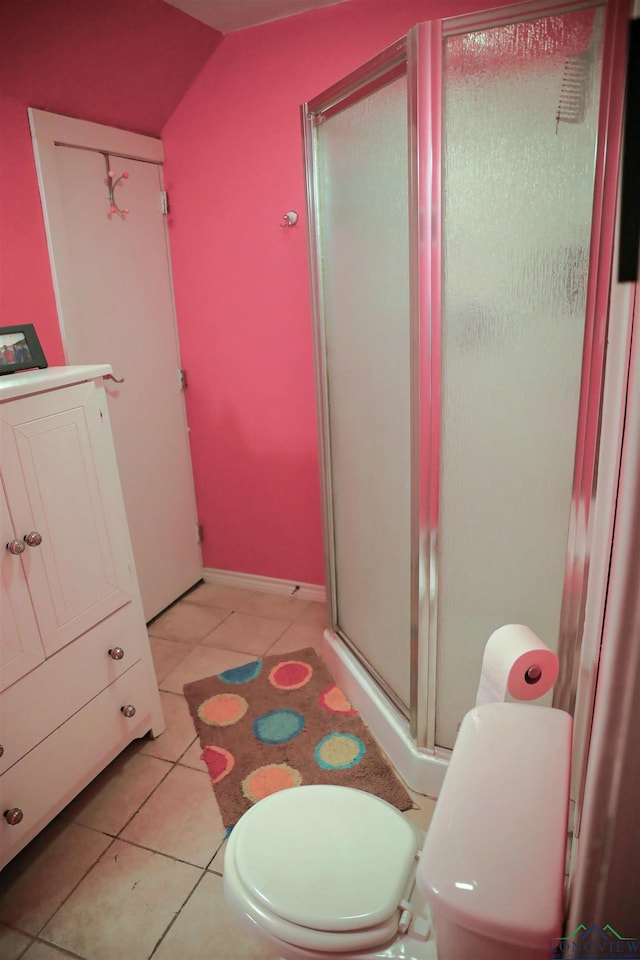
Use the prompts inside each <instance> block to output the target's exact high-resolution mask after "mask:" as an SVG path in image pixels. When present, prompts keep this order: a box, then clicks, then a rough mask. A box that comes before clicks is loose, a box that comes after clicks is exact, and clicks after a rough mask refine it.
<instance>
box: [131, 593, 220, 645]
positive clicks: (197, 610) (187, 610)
mask: <svg viewBox="0 0 640 960" xmlns="http://www.w3.org/2000/svg"><path fill="white" fill-rule="evenodd" d="M230 613H231V611H230V610H229V609H228V608H227V609H224V608H221V607H208V606H207V607H205V606H203V605H202V604H199V603H186V602H184V601H182V600H181V601H180V602H179V603H176V604H174V606H173V607H169V609H168V610H167V611H166V613H161V614H160V616H159V617H156V619H155V620H152V621H151V623H150V624H148V626H147V630H148V632H149V635H150V636H152V637H161V638H162V639H163V640H176V641H178V642H180V643H198V641H200V640H202V638H203V637H206V635H207V634H208V633H211V631H212V630H213V629H214V627H217V626H218V624H219V623H222V621H223V620H226V618H227V617H228V616H229V614H230Z"/></svg>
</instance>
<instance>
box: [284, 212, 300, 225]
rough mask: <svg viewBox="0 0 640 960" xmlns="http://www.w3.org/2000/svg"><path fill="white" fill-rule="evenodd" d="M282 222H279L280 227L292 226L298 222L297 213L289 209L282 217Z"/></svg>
mask: <svg viewBox="0 0 640 960" xmlns="http://www.w3.org/2000/svg"><path fill="white" fill-rule="evenodd" d="M282 219H283V220H284V223H281V224H280V226H281V227H292V226H293V225H294V223H297V222H298V214H297V213H296V212H295V210H289V212H288V213H285V214H284V215H283V217H282Z"/></svg>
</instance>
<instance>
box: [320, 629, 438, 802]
mask: <svg viewBox="0 0 640 960" xmlns="http://www.w3.org/2000/svg"><path fill="white" fill-rule="evenodd" d="M322 659H323V660H324V662H325V663H326V665H327V667H328V669H329V671H330V672H331V674H332V676H333V678H334V680H335V681H336V683H337V684H338V686H339V687H340V689H341V690H342V691H343V693H344V694H345V695H346V696H347V697H348V699H349V700H350V702H351V704H352V706H353V707H354V708H355V709H356V710H357V711H358V713H359V714H360V716H361V718H362V719H363V721H364V722H365V723H366V725H367V726H368V727H369V729H370V730H371V732H372V734H373V735H374V737H375V738H376V740H377V741H378V743H379V744H380V746H381V747H382V749H383V750H384V751H385V753H386V754H387V757H388V758H389V760H390V762H391V764H392V766H393V767H394V768H395V770H396V772H397V773H398V775H399V776H400V777H402V779H403V780H404V781H405V783H406V784H407V786H408V787H409V788H410V789H411V790H414V791H415V792H416V793H420V794H424V795H425V796H428V797H438V795H439V793H440V789H441V787H442V782H443V780H444V775H445V773H446V771H447V766H448V757H449V755H450V754H449V753H448V752H446V751H443V752H442V754H436V753H433V752H430V751H427V750H422V749H419V748H418V747H417V746H416V744H415V743H414V741H413V739H412V737H411V735H410V733H409V726H408V723H407V721H406V719H405V718H404V717H403V716H402V715H401V714H400V713H399V712H398V710H397V709H396V708H395V706H394V705H393V704H392V703H391V701H390V700H389V699H388V697H387V696H386V695H385V693H384V692H383V691H382V690H381V689H380V687H379V686H378V685H377V684H376V683H375V681H374V680H373V679H372V677H370V676H369V674H368V673H367V672H366V670H365V668H364V667H363V666H362V664H361V663H360V662H359V661H358V660H357V659H356V657H354V655H353V654H352V653H351V651H350V650H349V649H348V648H347V646H346V644H345V643H344V642H343V641H342V640H341V639H340V638H339V637H338V636H337V635H336V634H335V633H334V632H333V631H332V630H325V631H324V634H323V638H322Z"/></svg>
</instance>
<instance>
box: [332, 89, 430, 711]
mask: <svg viewBox="0 0 640 960" xmlns="http://www.w3.org/2000/svg"><path fill="white" fill-rule="evenodd" d="M406 101H407V86H406V78H405V77H401V78H400V79H397V80H394V81H393V82H392V83H390V84H388V85H387V86H384V87H382V88H381V89H379V90H377V91H376V92H375V93H373V94H371V95H370V96H368V97H366V99H363V100H360V101H359V102H357V103H355V104H353V105H352V106H350V107H348V108H347V109H346V110H344V111H343V112H341V113H338V114H335V115H334V116H332V117H330V118H329V119H327V120H325V121H324V122H323V123H322V124H321V125H320V126H319V127H318V128H317V141H316V144H317V146H316V162H317V171H318V173H317V177H318V182H317V190H318V219H319V223H320V270H321V286H322V297H323V301H324V303H323V308H324V311H323V312H324V320H325V336H326V366H327V378H328V394H329V435H330V447H331V466H332V472H331V474H332V483H333V504H332V506H333V520H334V527H335V557H336V570H337V607H338V625H339V626H340V628H341V629H342V631H343V632H344V633H345V635H346V636H347V637H348V638H349V639H350V640H351V641H352V643H353V644H354V645H355V646H356V647H357V648H358V649H359V650H360V651H361V653H362V654H363V656H364V657H365V659H367V660H368V662H369V663H370V664H371V666H372V667H373V668H374V669H375V670H376V671H377V672H378V673H379V674H380V676H381V677H382V679H383V680H385V682H386V683H387V684H388V685H389V686H390V688H391V689H392V690H393V692H394V693H395V694H396V695H397V697H398V698H399V699H400V700H401V701H403V703H404V704H408V702H409V680H410V662H409V641H410V599H411V581H410V575H411V566H410V564H411V555H410V544H411V530H410V409H409V399H410V385H409V379H410V378H409V367H410V345H409V227H408V146H407V102H406Z"/></svg>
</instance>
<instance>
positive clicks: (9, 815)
mask: <svg viewBox="0 0 640 960" xmlns="http://www.w3.org/2000/svg"><path fill="white" fill-rule="evenodd" d="M2 816H3V817H4V818H5V820H6V821H7V823H8V824H9V826H11V827H15V825H16V824H17V823H20V821H21V820H22V817H23V816H24V814H23V813H22V810H21V809H20V808H19V807H11V810H5V812H4V813H3V814H2Z"/></svg>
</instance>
